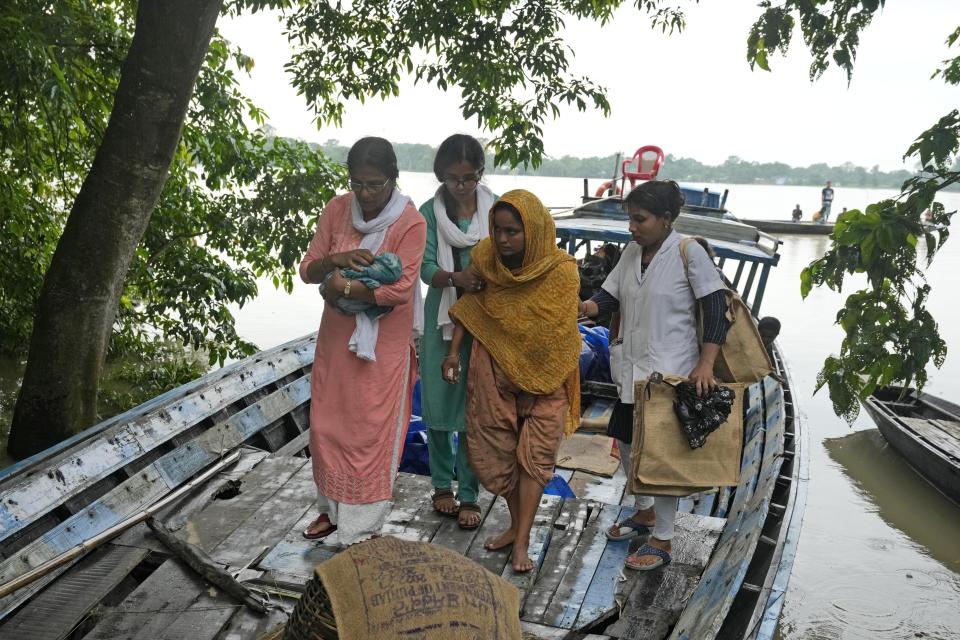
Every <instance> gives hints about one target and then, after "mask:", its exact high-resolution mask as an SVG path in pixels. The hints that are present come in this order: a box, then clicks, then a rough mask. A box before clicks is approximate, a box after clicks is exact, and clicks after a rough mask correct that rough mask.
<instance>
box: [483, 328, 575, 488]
mask: <svg viewBox="0 0 960 640" xmlns="http://www.w3.org/2000/svg"><path fill="white" fill-rule="evenodd" d="M566 415H567V394H566V391H565V390H564V388H563V386H562V385H561V386H560V388H559V389H557V390H556V391H554V392H552V393H550V394H547V395H534V394H531V393H526V392H525V391H523V390H521V389H520V388H519V387H518V386H517V385H515V384H514V383H513V382H512V381H511V380H510V379H509V378H507V376H506V375H505V374H504V373H503V371H502V370H501V369H500V367H499V366H497V363H496V362H494V360H493V358H491V357H490V354H489V353H488V352H487V350H486V349H485V348H484V347H483V345H482V344H480V341H479V340H474V341H473V347H472V350H471V352H470V371H469V374H468V375H467V405H466V412H465V418H466V425H467V459H468V460H469V461H470V466H471V467H472V468H473V470H474V472H475V473H476V475H477V478H478V479H479V480H480V484H482V485H483V486H484V488H485V489H487V491H489V492H491V493H494V494H496V495H501V496H503V495H507V494H509V493H510V492H511V491H513V489H514V488H515V487H516V486H517V481H518V480H519V478H520V469H521V468H522V469H523V470H524V471H525V472H526V473H527V474H528V475H529V476H530V477H532V478H533V479H534V480H536V481H537V482H539V483H540V485H541V486H546V485H547V484H548V483H549V482H550V480H552V479H553V467H554V464H555V463H556V460H557V450H558V449H559V448H560V440H561V438H563V427H564V419H565V417H566Z"/></svg>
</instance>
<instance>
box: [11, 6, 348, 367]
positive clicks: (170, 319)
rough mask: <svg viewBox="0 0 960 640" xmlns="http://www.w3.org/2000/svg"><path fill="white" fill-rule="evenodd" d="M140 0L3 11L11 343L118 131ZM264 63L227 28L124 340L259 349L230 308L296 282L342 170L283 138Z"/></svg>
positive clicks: (136, 262) (191, 118)
mask: <svg viewBox="0 0 960 640" xmlns="http://www.w3.org/2000/svg"><path fill="white" fill-rule="evenodd" d="M134 19H135V6H134V3H133V2H132V1H122V0H120V1H115V2H87V1H84V0H73V1H70V2H56V3H54V2H43V1H41V0H32V1H30V0H20V1H18V2H14V3H13V10H11V11H9V12H5V15H4V16H3V17H2V18H0V63H2V64H3V66H4V68H5V69H6V72H5V73H4V74H3V76H2V77H0V121H2V124H3V126H2V127H0V136H2V137H0V147H2V148H4V149H5V150H6V151H5V153H4V155H3V156H2V157H0V293H2V295H0V340H2V343H0V346H2V347H4V348H6V349H8V350H10V349H15V348H17V347H19V346H21V345H23V344H25V342H26V340H27V337H28V335H29V332H30V330H31V324H32V313H33V306H34V303H35V301H36V299H37V296H38V294H39V290H40V286H41V284H42V282H43V276H44V273H45V272H46V269H47V267H48V266H49V263H50V258H51V256H52V253H53V250H54V248H55V247H56V243H57V240H58V239H59V236H60V233H61V232H62V229H63V224H64V222H65V217H66V213H67V212H68V211H69V208H70V206H71V205H72V203H73V200H74V198H75V196H76V193H77V192H78V190H79V188H80V184H81V183H82V181H83V179H84V177H85V175H86V172H87V171H88V169H89V167H90V165H91V163H92V161H93V156H94V154H95V152H96V150H97V147H98V146H99V143H100V140H101V139H102V137H103V133H104V130H105V128H106V123H107V119H108V118H109V116H110V110H111V108H112V104H113V94H114V93H115V91H116V87H117V84H118V81H119V75H120V68H121V64H122V62H123V59H124V57H125V55H126V51H127V49H128V48H129V46H130V41H131V38H132V33H133V28H134V23H133V21H134ZM252 64H253V61H252V60H251V59H250V58H248V57H246V56H245V55H243V53H242V52H240V51H239V50H238V49H236V48H235V47H232V46H231V45H230V44H229V43H228V42H226V41H225V40H224V39H223V38H222V37H220V36H215V38H214V40H213V42H212V43H211V46H210V50H209V52H208V55H207V58H206V63H205V65H204V66H203V69H202V71H201V74H200V78H199V79H198V81H197V85H196V88H195V91H194V95H193V99H192V101H191V105H190V110H189V115H188V117H187V121H186V122H185V124H184V129H183V134H182V138H181V142H180V146H179V149H178V151H177V154H176V157H175V159H174V163H173V166H172V167H171V170H170V177H169V179H168V181H167V183H166V185H165V187H164V190H163V193H162V195H161V197H160V200H159V202H158V204H157V207H156V209H155V211H154V213H153V216H152V218H151V222H150V226H149V228H148V230H147V233H146V234H145V236H144V238H143V240H142V242H141V244H140V246H139V247H138V248H137V252H136V255H135V256H134V258H133V261H132V263H131V266H130V271H129V275H128V278H127V285H126V288H125V291H124V294H123V296H122V298H121V300H120V309H119V313H118V316H117V324H116V334H115V337H114V342H115V344H114V346H121V347H132V346H133V345H136V344H138V343H139V342H140V341H142V340H144V339H149V338H150V337H152V336H155V335H158V334H159V335H163V336H165V337H167V338H171V339H175V340H179V341H182V342H183V343H185V344H191V345H193V346H194V347H195V348H204V349H205V350H206V351H208V352H209V354H210V356H211V359H212V360H215V359H219V360H222V359H223V358H225V357H227V356H239V355H245V354H248V353H251V352H253V350H254V347H253V345H250V344H247V343H246V342H244V341H243V340H241V339H240V338H239V336H237V334H236V332H235V330H234V325H233V318H232V317H231V315H230V312H229V309H228V305H229V304H231V303H239V304H243V303H244V302H245V301H247V300H249V299H251V298H252V297H253V296H255V295H256V291H257V288H256V284H255V278H256V277H257V276H261V275H265V276H268V277H272V278H273V279H274V283H275V284H277V285H279V286H284V287H286V288H287V289H288V290H289V289H290V288H291V287H292V284H293V280H292V273H293V267H294V265H295V263H296V262H297V261H298V260H299V258H300V256H301V252H302V249H303V247H304V246H305V244H306V243H307V242H308V241H309V237H310V236H309V234H310V227H311V226H312V221H313V219H314V218H315V216H316V214H317V212H318V211H319V209H320V207H321V206H322V205H323V203H324V202H325V201H326V200H327V199H328V198H329V197H331V196H332V195H333V194H334V193H335V190H336V189H337V188H338V187H339V186H341V184H342V182H343V170H342V168H341V167H340V166H339V165H336V164H334V163H331V162H329V161H328V160H327V159H326V158H325V157H324V156H323V155H322V154H321V153H318V152H316V151H314V150H313V149H311V148H310V147H309V146H308V145H307V144H306V143H303V142H298V141H288V140H281V139H272V138H268V137H267V136H266V135H264V133H263V131H262V130H260V129H259V128H258V126H259V125H260V124H262V123H263V122H264V121H265V115H264V114H263V112H262V111H260V110H259V109H258V108H257V107H256V106H255V105H253V104H252V103H251V102H250V101H249V100H248V99H247V98H246V97H244V96H243V95H242V94H241V93H240V92H239V90H238V88H237V83H236V76H235V74H236V73H237V72H238V71H246V70H249V69H250V68H251V66H252Z"/></svg>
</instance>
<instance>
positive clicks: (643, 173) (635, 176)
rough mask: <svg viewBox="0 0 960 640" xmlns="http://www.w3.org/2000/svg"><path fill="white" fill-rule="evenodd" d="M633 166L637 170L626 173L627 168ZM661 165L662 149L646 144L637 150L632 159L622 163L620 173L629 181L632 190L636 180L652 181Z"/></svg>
mask: <svg viewBox="0 0 960 640" xmlns="http://www.w3.org/2000/svg"><path fill="white" fill-rule="evenodd" d="M634 164H635V165H636V168H637V170H636V171H628V170H627V168H628V167H630V166H631V165H634ZM662 164H663V149H661V148H660V147H657V146H654V145H652V144H648V145H645V146H642V147H640V148H639V149H637V150H636V151H635V152H634V154H633V157H632V158H630V159H629V160H624V161H623V166H622V167H621V172H622V173H623V178H624V179H625V180H629V181H630V188H631V189H632V188H633V187H634V186H635V185H636V183H637V180H653V179H654V178H656V177H657V172H658V171H660V165H662Z"/></svg>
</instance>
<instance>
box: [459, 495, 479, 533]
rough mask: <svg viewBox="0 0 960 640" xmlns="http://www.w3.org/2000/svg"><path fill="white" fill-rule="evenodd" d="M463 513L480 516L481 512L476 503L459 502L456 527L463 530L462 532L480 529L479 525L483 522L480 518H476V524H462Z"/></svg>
mask: <svg viewBox="0 0 960 640" xmlns="http://www.w3.org/2000/svg"><path fill="white" fill-rule="evenodd" d="M464 513H475V514H477V516H482V514H483V512H482V511H481V510H480V505H478V504H477V503H476V502H461V503H460V511H459V513H458V514H457V526H458V527H460V528H461V529H463V530H464V531H473V530H474V529H479V528H480V523H481V522H483V518H482V517H478V518H477V523H476V524H464V522H463V514H464Z"/></svg>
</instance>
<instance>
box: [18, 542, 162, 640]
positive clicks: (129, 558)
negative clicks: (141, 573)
mask: <svg viewBox="0 0 960 640" xmlns="http://www.w3.org/2000/svg"><path fill="white" fill-rule="evenodd" d="M146 556H147V551H145V550H143V549H134V548H130V547H114V546H112V545H106V546H103V547H100V548H99V549H97V550H96V551H94V552H93V553H92V554H90V555H89V556H87V557H86V558H84V559H83V560H82V561H81V562H79V563H78V564H77V565H76V566H74V567H72V568H71V569H70V570H69V571H68V572H66V574H65V575H64V576H62V577H61V578H60V579H59V580H57V581H56V582H54V584H53V585H51V586H50V587H49V588H48V589H45V590H44V591H43V592H41V593H40V595H38V596H37V597H36V598H34V599H33V601H31V602H30V603H28V604H27V605H26V606H25V607H23V608H22V609H20V610H19V611H17V612H16V614H14V615H13V617H11V618H10V620H9V622H7V623H6V624H5V625H4V627H3V631H2V633H0V635H2V636H3V638H5V639H6V640H39V639H40V638H43V639H44V640H60V639H61V638H66V637H68V636H69V635H70V634H71V632H72V631H73V630H74V628H75V627H76V626H77V624H78V623H79V622H80V621H81V620H83V619H84V617H86V615H87V613H88V612H89V611H90V610H91V609H93V608H94V607H95V606H96V605H97V603H98V602H100V600H101V599H102V598H103V597H104V596H106V595H107V594H108V593H110V592H111V591H112V590H113V589H114V588H116V587H117V585H119V584H120V582H121V581H122V580H123V579H124V578H125V577H126V576H127V574H129V573H130V571H131V570H133V568H134V567H136V566H137V565H138V564H140V562H141V561H142V560H143V559H144V558H145V557H146Z"/></svg>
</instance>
